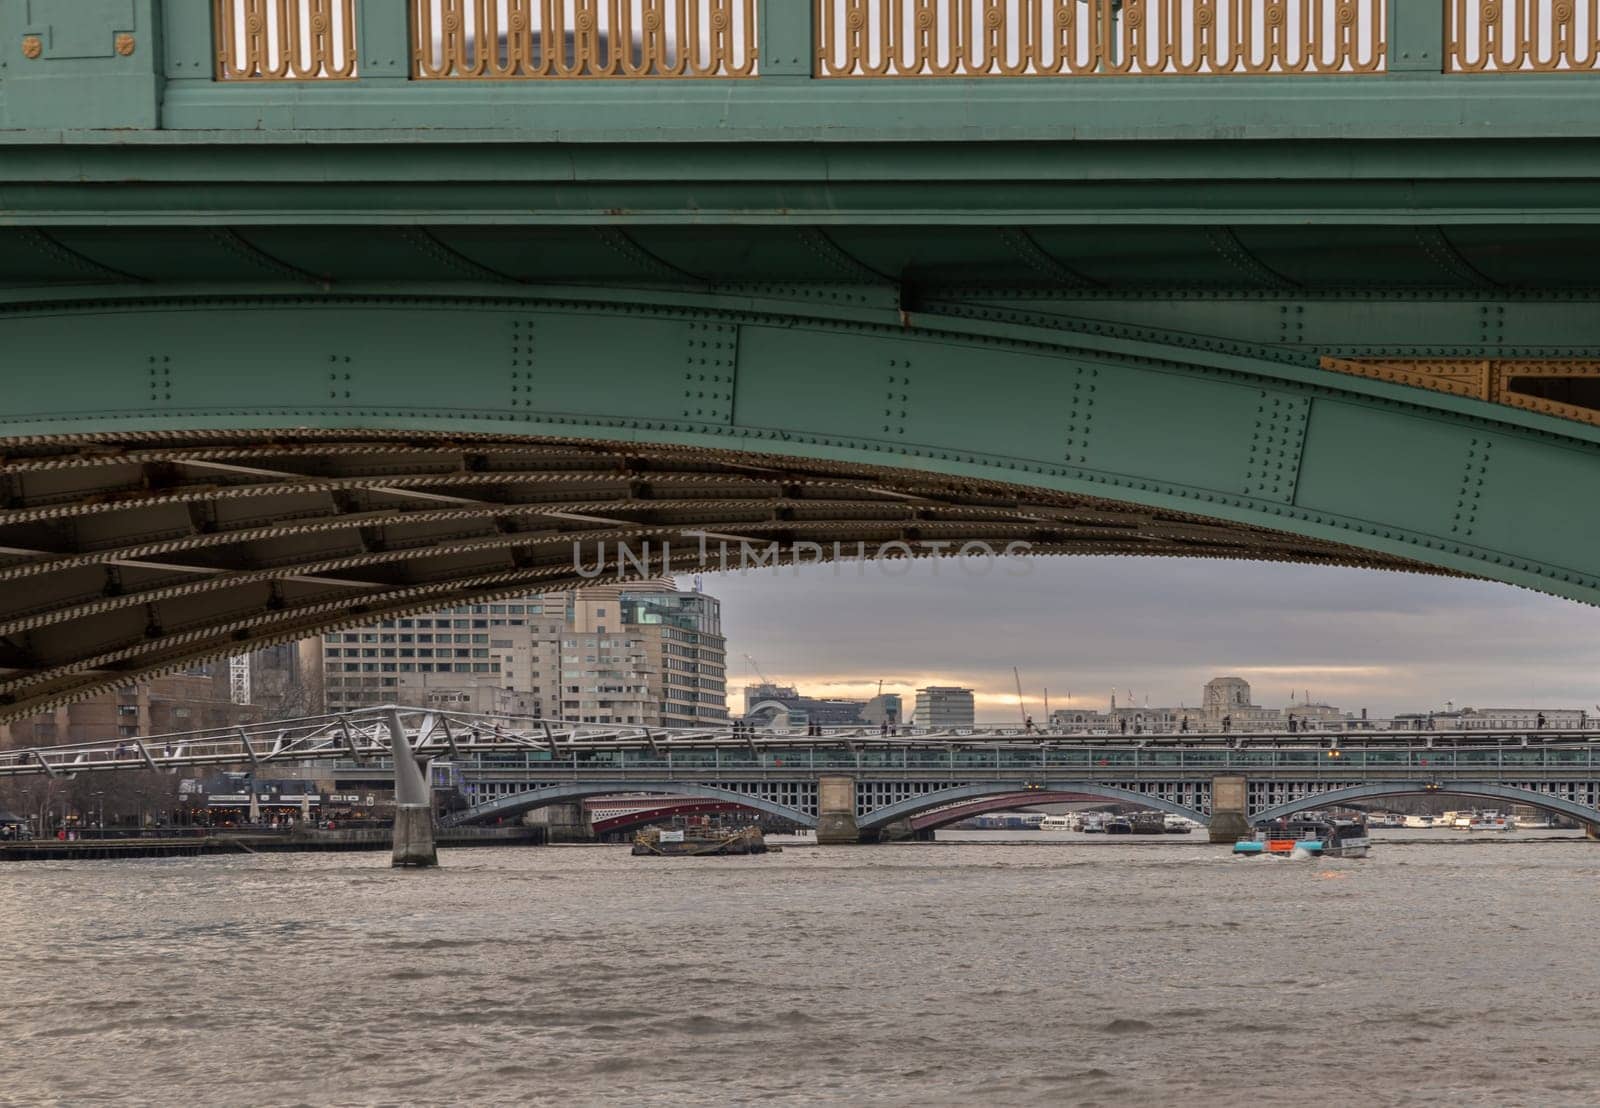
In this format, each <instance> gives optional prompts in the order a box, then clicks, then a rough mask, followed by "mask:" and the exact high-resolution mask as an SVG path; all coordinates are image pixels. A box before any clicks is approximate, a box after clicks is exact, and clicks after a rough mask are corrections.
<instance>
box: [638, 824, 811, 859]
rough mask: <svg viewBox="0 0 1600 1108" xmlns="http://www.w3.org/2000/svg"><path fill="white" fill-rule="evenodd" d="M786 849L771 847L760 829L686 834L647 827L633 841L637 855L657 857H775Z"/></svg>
mask: <svg viewBox="0 0 1600 1108" xmlns="http://www.w3.org/2000/svg"><path fill="white" fill-rule="evenodd" d="M782 849H783V848H782V847H778V846H768V845H767V840H766V839H765V838H764V837H763V836H762V834H761V828H759V827H741V828H738V829H734V830H730V829H726V828H715V827H690V828H685V829H682V830H676V829H673V828H663V827H646V828H645V829H644V830H643V831H640V832H639V834H638V835H636V836H635V837H634V840H633V853H634V854H638V855H650V856H654V857H658V858H660V857H676V856H680V855H713V854H775V853H777V852H778V851H780V850H782Z"/></svg>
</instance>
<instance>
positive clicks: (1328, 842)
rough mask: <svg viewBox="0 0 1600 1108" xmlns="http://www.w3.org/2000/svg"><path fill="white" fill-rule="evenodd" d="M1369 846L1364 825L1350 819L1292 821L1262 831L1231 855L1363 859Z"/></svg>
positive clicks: (1245, 841)
mask: <svg viewBox="0 0 1600 1108" xmlns="http://www.w3.org/2000/svg"><path fill="white" fill-rule="evenodd" d="M1371 845H1372V842H1371V840H1370V839H1368V838H1367V825H1366V824H1364V823H1362V822H1360V821H1359V820H1350V819H1295V820H1287V821H1284V822H1280V823H1278V824H1276V825H1274V826H1272V827H1270V828H1263V829H1262V830H1260V831H1257V832H1256V833H1255V834H1253V835H1251V836H1250V837H1249V838H1244V839H1240V840H1239V841H1238V842H1236V843H1234V844H1233V852H1234V853H1235V854H1237V855H1240V856H1241V857H1245V858H1255V857H1260V856H1261V855H1263V854H1276V855H1278V856H1280V857H1291V856H1293V855H1295V854H1296V853H1300V854H1303V855H1305V856H1309V857H1312V858H1365V857H1366V856H1367V849H1368V848H1369V847H1370V846H1371Z"/></svg>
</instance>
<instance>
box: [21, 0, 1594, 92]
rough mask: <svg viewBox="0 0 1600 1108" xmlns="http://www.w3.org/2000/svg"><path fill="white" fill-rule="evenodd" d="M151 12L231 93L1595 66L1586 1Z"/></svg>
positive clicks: (267, 4)
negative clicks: (442, 84) (239, 88)
mask: <svg viewBox="0 0 1600 1108" xmlns="http://www.w3.org/2000/svg"><path fill="white" fill-rule="evenodd" d="M161 3H162V4H163V5H164V7H165V9H166V22H167V26H168V27H169V28H170V30H169V31H168V34H169V35H172V36H174V37H175V38H176V39H177V40H178V41H179V42H180V43H182V44H183V45H182V47H181V48H180V49H179V50H178V51H177V52H176V53H175V54H174V56H176V57H188V56H193V54H194V51H193V46H194V45H195V42H194V40H195V38H196V36H199V35H203V36H205V39H206V43H207V48H206V50H205V51H204V53H205V54H206V55H209V56H210V57H212V58H213V59H214V75H215V77H216V79H218V80H223V81H230V82H241V81H246V82H247V81H369V80H379V81H393V80H396V79H403V80H412V81H418V82H438V81H445V80H450V81H460V80H467V81H522V80H596V79H600V80H605V79H613V80H642V79H677V80H686V79H693V80H704V79H713V80H716V79H720V80H744V79H749V78H765V77H777V78H780V79H792V78H795V77H810V78H818V79H871V78H919V79H941V78H958V79H974V78H991V77H993V78H1005V77H1017V78H1022V77H1034V78H1049V77H1082V78H1088V77H1128V76H1143V77H1150V76H1263V75H1273V76H1315V75H1323V76H1328V75H1332V76H1352V77H1354V76H1361V75H1369V74H1376V73H1382V72H1427V71H1432V72H1436V73H1457V74H1474V73H1507V72H1560V71H1572V70H1592V69H1595V68H1596V67H1597V66H1600V31H1597V27H1600V3H1597V0H1404V2H1401V0H812V2H811V3H809V4H808V3H806V2H805V0H564V2H562V3H548V2H547V0H403V2H402V0H206V3H207V4H208V7H209V12H205V10H204V9H200V8H197V7H196V0H161ZM197 15H198V17H199V18H197ZM202 20H203V21H205V22H208V23H209V26H201V25H197V24H198V23H200V22H201V21H202ZM24 49H25V51H26V50H27V49H28V48H27V46H25V47H24ZM41 49H42V46H41ZM181 76H193V74H188V73H185V74H181Z"/></svg>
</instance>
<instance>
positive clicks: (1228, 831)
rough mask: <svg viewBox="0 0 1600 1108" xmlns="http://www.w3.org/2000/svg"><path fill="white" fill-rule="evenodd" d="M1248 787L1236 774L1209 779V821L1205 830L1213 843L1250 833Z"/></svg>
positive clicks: (1225, 841)
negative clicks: (1209, 834)
mask: <svg viewBox="0 0 1600 1108" xmlns="http://www.w3.org/2000/svg"><path fill="white" fill-rule="evenodd" d="M1249 799H1250V789H1249V787H1248V784H1247V782H1246V780H1245V779H1244V778H1243V777H1241V776H1237V775H1231V774H1230V775H1228V776H1226V777H1213V778H1212V779H1211V823H1210V825H1209V826H1208V827H1207V830H1208V831H1209V832H1210V833H1211V841H1212V842H1214V843H1232V842H1237V841H1238V840H1239V836H1241V835H1248V834H1249V833H1250V813H1249V809H1248V804H1249Z"/></svg>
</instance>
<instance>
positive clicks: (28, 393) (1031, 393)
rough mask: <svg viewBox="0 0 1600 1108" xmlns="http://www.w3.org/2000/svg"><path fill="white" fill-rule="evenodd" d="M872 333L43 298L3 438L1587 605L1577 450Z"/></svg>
mask: <svg viewBox="0 0 1600 1108" xmlns="http://www.w3.org/2000/svg"><path fill="white" fill-rule="evenodd" d="M769 309H770V306H769ZM871 315H872V313H871V312H870V311H868V310H866V309H862V310H858V311H855V312H840V313H838V314H837V316H834V315H833V313H831V312H830V310H829V309H828V308H827V307H826V306H823V305H820V304H819V305H815V306H812V307H811V308H809V309H807V310H804V311H802V310H798V309H796V308H795V307H794V306H793V305H790V306H789V311H788V312H787V313H780V312H777V311H772V310H759V309H756V308H754V307H747V308H745V309H743V310H739V309H736V308H733V307H731V306H724V307H722V308H720V309H717V310H712V309H710V308H705V307H702V308H693V307H688V306H684V305H683V302H676V303H674V302H670V301H664V302H660V303H657V304H654V305H651V304H649V303H643V302H639V301H634V302H631V303H603V302H597V301H594V300H589V301H585V300H582V299H577V298H574V299H571V300H565V301H542V302H540V301H529V302H525V303H517V302H514V301H512V300H509V299H491V298H489V297H483V298H473V299H453V298H448V297H442V296H440V297H432V298H420V297H419V298H410V299H402V298H397V297H386V298H378V297H373V298H363V299H360V300H356V301H347V300H341V299H339V298H318V297H314V296H307V297H303V298H298V299H284V298H261V299H244V300H237V301H230V300H228V299H226V298H216V297H213V298H210V299H199V298H194V299H187V300H181V301H177V302H173V303H170V304H169V303H162V302H160V301H155V300H150V301H144V302H140V301H128V302H121V303H118V302H108V303H101V304H93V303H82V304H58V305H54V306H50V307H41V308H38V309H35V310H28V311H16V312H13V313H11V314H8V315H6V316H4V317H3V318H0V349H4V350H5V351H6V352H7V361H8V365H9V366H11V367H13V373H12V374H11V377H10V388H9V389H8V391H7V394H6V396H5V399H4V416H3V418H0V435H3V436H14V437H23V436H62V435H75V434H84V433H98V434H110V435H113V436H114V435H115V434H117V433H126V432H133V431H157V430H168V431H178V430H183V429H220V428H235V429H257V430H260V431H263V432H266V431H270V430H271V429H273V428H292V427H314V428H383V429H390V430H393V429H421V430H428V431H436V432H439V431H442V432H451V431H456V432H479V433H491V434H496V435H512V436H522V435H526V436H564V437H578V438H592V439H604V440H619V441H626V442H635V443H656V444H675V445H687V446H696V447H709V448H716V449H720V450H736V451H738V450H747V451H751V452H759V453H765V454H778V455H783V456H790V457H794V458H798V459H818V460H833V461H840V462H850V463H861V464H869V465H872V464H877V465H896V466H903V467H910V468H912V469H918V470H923V471H927V472H930V473H937V474H946V475H955V476H963V477H973V478H983V479H989V480H998V481H1004V482H1008V483H1012V484H1015V485H1019V486H1023V487H1037V488H1040V489H1048V490H1056V491H1063V492H1074V493H1083V494H1088V495H1095V496H1101V497H1106V498H1110V499H1115V500H1121V501H1126V502H1128V503H1132V504H1141V505H1149V506H1153V507H1159V508H1163V509H1171V510H1180V511H1187V512H1193V513H1196V514H1200V515H1204V516H1208V517H1214V518H1216V519H1220V520H1225V521H1234V522H1238V523H1243V524H1251V525H1256V526H1264V527H1270V528H1274V529H1277V530H1281V531H1285V532H1288V533H1292V534H1297V535H1304V536H1308V537H1312V538H1315V539H1319V540H1325V541H1332V542H1338V543H1343V544H1347V545H1350V546H1355V547H1359V548H1363V549H1367V550H1371V551H1374V552H1378V553H1380V554H1382V555H1384V556H1386V557H1396V558H1403V559H1411V560H1415V561H1419V562H1424V563H1427V564H1430V565H1434V566H1438V567H1441V568H1444V569H1448V570H1451V571H1455V572H1463V573H1470V574H1476V575H1480V576H1486V577H1493V578H1496V579H1498V580H1502V581H1507V582H1511V583H1514V584H1519V585H1524V586H1527V587H1530V588H1536V589H1540V590H1543V591H1547V592H1551V593H1555V594H1558V595H1563V596H1568V597H1572V598H1574V599H1579V600H1584V601H1587V602H1595V601H1596V600H1597V599H1600V513H1595V512H1594V511H1592V510H1591V509H1590V508H1589V507H1588V506H1587V505H1588V502H1589V498H1588V497H1586V496H1585V495H1584V492H1583V491H1584V490H1588V489H1592V488H1594V487H1595V486H1596V483H1597V478H1600V429H1597V428H1594V427H1589V426H1585V425H1581V424H1574V423H1568V422H1565V421H1558V420H1554V419H1550V418H1547V417H1542V416H1537V415H1533V414H1531V413H1524V412H1514V411H1510V410H1507V409H1503V408H1499V407H1495V406H1492V405H1488V404H1485V403H1481V402H1478V401H1472V400H1465V399H1460V398H1455V397H1449V396H1445V395H1442V394H1436V393H1429V392H1423V391H1420V390H1414V389H1407V388H1403V387H1400V386H1392V385H1386V384H1382V383H1379V382H1370V381H1365V380H1361V379H1355V378H1346V377H1343V376H1337V375H1332V374H1328V373H1324V372H1322V371H1320V370H1317V369H1315V368H1311V367H1308V366H1305V365H1303V364H1297V363H1296V362H1294V361H1292V360H1285V361H1273V360H1267V359H1263V358H1259V357H1256V356H1253V355H1251V354H1250V353H1246V352H1240V353H1224V352H1214V351H1204V350H1199V349H1195V348H1192V347H1186V346H1178V345H1163V344H1160V343H1155V342H1150V341H1147V340H1138V339H1130V338H1121V337H1115V336H1108V335H1098V336H1097V335H1090V334H1082V333H1063V332H1051V331H1048V330H1046V329H1044V328H1039V327H1033V326H1029V325H1027V324H1022V323H1013V322H1008V321H1004V320H972V319H957V318H949V317H931V316H916V315H913V316H911V317H909V318H907V319H905V320H904V321H902V320H901V319H900V318H899V316H898V314H897V313H891V312H887V311H881V310H880V311H878V312H877V313H876V315H877V319H878V321H876V322H873V321H870V317H871ZM330 367H331V368H330ZM330 372H332V373H334V374H335V375H336V378H337V380H336V382H335V384H334V385H332V386H330V384H329V381H330V380H333V379H334V378H330V377H329V374H330Z"/></svg>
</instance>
